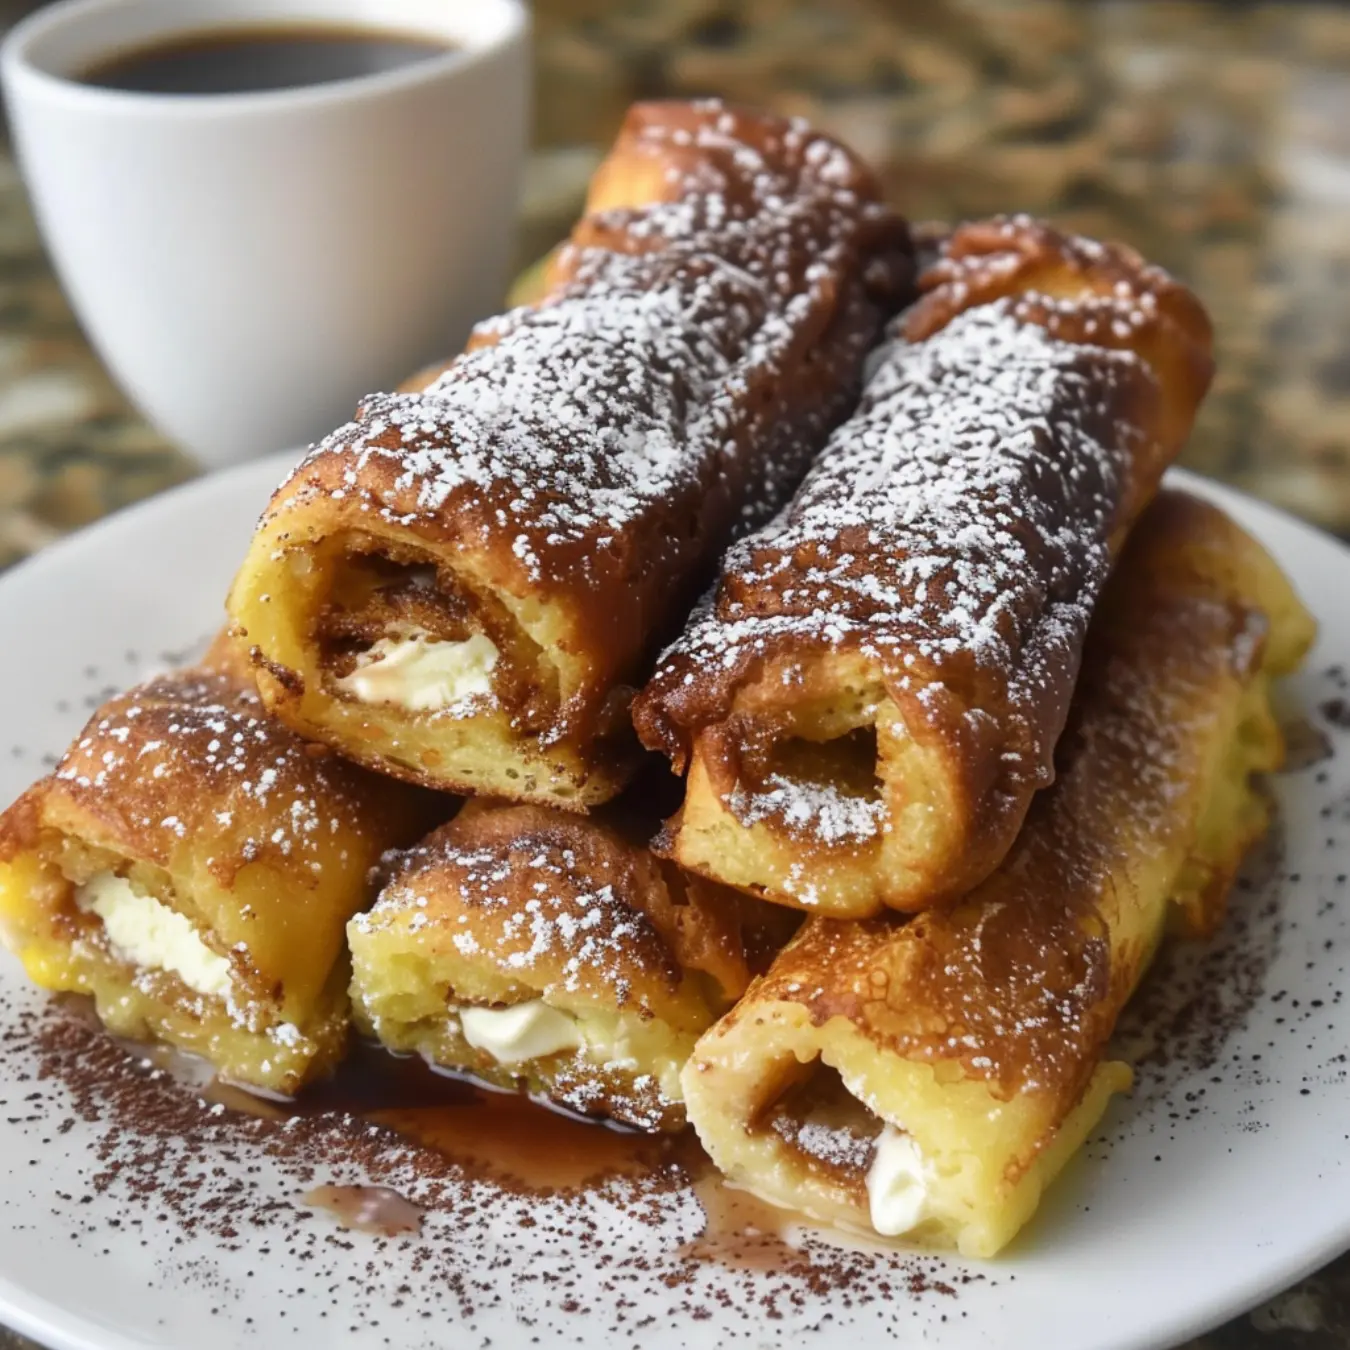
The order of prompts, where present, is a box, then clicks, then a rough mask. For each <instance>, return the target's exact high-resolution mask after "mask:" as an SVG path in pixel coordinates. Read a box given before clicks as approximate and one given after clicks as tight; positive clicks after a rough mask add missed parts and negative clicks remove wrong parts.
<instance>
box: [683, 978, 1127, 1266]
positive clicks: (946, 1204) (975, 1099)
mask: <svg viewBox="0 0 1350 1350" xmlns="http://www.w3.org/2000/svg"><path fill="white" fill-rule="evenodd" d="M1130 1081H1131V1074H1130V1070H1129V1068H1128V1067H1127V1066H1126V1065H1124V1064H1121V1063H1116V1062H1106V1063H1103V1064H1102V1065H1100V1066H1099V1067H1098V1069H1097V1070H1096V1072H1095V1073H1094V1074H1093V1076H1092V1077H1091V1079H1090V1080H1089V1082H1088V1085H1087V1087H1086V1089H1085V1091H1084V1092H1083V1094H1082V1097H1081V1098H1080V1100H1079V1102H1078V1104H1077V1105H1076V1106H1075V1107H1074V1108H1073V1110H1072V1111H1071V1112H1070V1113H1069V1115H1068V1116H1067V1117H1066V1118H1065V1119H1064V1120H1063V1121H1062V1122H1058V1128H1057V1129H1056V1128H1055V1126H1056V1124H1057V1122H1056V1121H1055V1120H1054V1118H1053V1116H1052V1115H1051V1114H1050V1113H1049V1112H1048V1111H1047V1110H1046V1109H1045V1103H1044V1102H1043V1101H1042V1100H1041V1099H1038V1098H1037V1097H1035V1096H1034V1095H1027V1094H1023V1095H1019V1096H1014V1097H1012V1098H1011V1099H1009V1100H1002V1099H1001V1098H1000V1097H999V1096H998V1095H997V1094H996V1092H995V1091H994V1090H993V1089H992V1087H991V1085H990V1084H988V1083H986V1082H983V1081H981V1080H979V1079H970V1080H966V1081H959V1080H958V1079H957V1077H956V1075H955V1073H954V1066H952V1065H949V1064H938V1065H937V1066H934V1065H932V1064H928V1063H921V1062H917V1061H913V1060H909V1059H905V1058H903V1057H901V1056H899V1055H894V1054H888V1053H887V1052H886V1051H885V1050H884V1049H882V1048H879V1047H878V1046H877V1045H876V1043H875V1042H874V1041H872V1040H871V1039H869V1038H868V1037H867V1036H865V1035H864V1034H863V1033H862V1032H861V1031H860V1030H859V1029H858V1028H857V1027H855V1026H854V1025H853V1024H852V1023H851V1022H850V1021H849V1020H848V1019H847V1018H845V1017H834V1018H831V1019H830V1020H828V1021H826V1022H824V1023H823V1024H817V1023H816V1022H814V1021H813V1020H812V1015H811V1011H810V1009H808V1008H807V1007H805V1006H804V1005H802V1004H799V1003H794V1002H791V1001H772V1002H760V1001H758V1000H757V999H756V998H755V997H754V996H753V994H752V995H751V997H750V998H748V999H747V1000H746V1001H745V1002H744V1003H743V1004H742V1005H740V1006H739V1007H738V1008H736V1009H735V1010H734V1011H733V1012H732V1013H730V1014H729V1015H728V1016H727V1017H726V1018H724V1019H723V1020H722V1021H721V1022H720V1023H718V1025H717V1026H716V1027H715V1028H714V1029H713V1030H712V1031H711V1032H710V1033H709V1034H708V1035H707V1036H705V1037H704V1038H703V1039H702V1040H701V1041H700V1042H699V1045H698V1048H697V1049H696V1051H695V1052H694V1055H693V1057H692V1059H691V1060H690V1062H689V1064H688V1066H687V1067H686V1068H685V1071H684V1092H685V1098H686V1101H687V1102H688V1105H689V1112H690V1116H691V1118H692V1119H693V1120H694V1121H695V1123H696V1124H697V1126H698V1131H699V1138H700V1139H701V1140H702V1141H703V1144H704V1147H705V1148H706V1149H707V1150H708V1153H709V1154H710V1156H711V1157H712V1159H713V1161H714V1162H715V1163H716V1164H717V1166H718V1167H719V1168H721V1170H722V1171H723V1172H725V1173H726V1175H727V1176H728V1177H729V1178H730V1179H731V1180H732V1181H733V1182H735V1183H736V1184H738V1185H741V1186H744V1187H745V1188H746V1189H748V1190H750V1191H753V1192H754V1193H755V1194H756V1195H758V1196H759V1197H760V1198H761V1199H764V1200H767V1201H769V1202H770V1203H771V1204H775V1205H779V1206H782V1207H783V1208H786V1209H792V1210H797V1211H800V1212H801V1213H803V1214H806V1215H808V1216H809V1217H811V1218H813V1219H816V1220H818V1221H820V1222H824V1223H828V1224H832V1225H834V1226H836V1227H840V1228H845V1229H849V1230H852V1231H855V1232H860V1233H864V1234H868V1235H871V1236H876V1237H886V1238H898V1237H903V1238H904V1239H906V1241H909V1242H916V1243H920V1244H923V1245H927V1246H936V1247H944V1248H955V1249H956V1250H958V1251H959V1252H960V1253H961V1254H962V1255H963V1256H971V1257H988V1256H993V1255H994V1254H995V1253H997V1252H998V1251H999V1250H1000V1249H1001V1248H1002V1247H1004V1246H1005V1245H1006V1244H1007V1243H1008V1242H1009V1241H1010V1240H1011V1239H1012V1237H1013V1236H1014V1235H1015V1234H1016V1233H1017V1231H1018V1229H1019V1228H1021V1227H1022V1225H1023V1224H1024V1223H1025V1222H1026V1221H1027V1219H1028V1218H1029V1217H1030V1216H1031V1214H1032V1213H1033V1212H1034V1211H1035V1209H1036V1206H1037V1204H1038V1203H1039V1201H1040V1197H1041V1193H1042V1191H1043V1190H1044V1188H1045V1187H1046V1186H1047V1185H1048V1184H1049V1183H1050V1182H1051V1181H1052V1180H1053V1179H1054V1177H1055V1175H1056V1174H1057V1173H1058V1172H1059V1171H1060V1169H1061V1168H1062V1167H1063V1166H1064V1164H1065V1163H1066V1162H1067V1161H1068V1159H1069V1158H1070V1157H1071V1156H1072V1155H1073V1153H1074V1152H1075V1151H1076V1150H1077V1149H1078V1148H1079V1146H1080V1145H1081V1144H1082V1143H1083V1141H1084V1140H1085V1139H1086V1137H1087V1135H1088V1133H1089V1132H1090V1131H1091V1129H1092V1128H1093V1126H1094V1125H1095V1124H1096V1123H1097V1121H1098V1120H1100V1119H1101V1116H1102V1113H1103V1112H1104V1111H1105V1109H1106V1105H1107V1102H1108V1101H1109V1100H1110V1098H1111V1096H1112V1095H1113V1094H1114V1093H1117V1092H1123V1091H1125V1090H1127V1089H1128V1087H1129V1085H1130ZM1029 1141H1031V1143H1032V1144H1033V1146H1032V1147H1028V1142H1029Z"/></svg>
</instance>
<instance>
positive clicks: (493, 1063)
mask: <svg viewBox="0 0 1350 1350" xmlns="http://www.w3.org/2000/svg"><path fill="white" fill-rule="evenodd" d="M644 838H645V835H643V834H642V833H641V832H639V831H636V830H634V829H633V828H631V822H629V821H626V820H623V819H620V818H619V817H617V816H616V815H615V814H614V813H613V812H611V811H608V810H606V811H603V812H601V814H600V815H598V816H597V815H591V816H579V815H576V814H574V813H571V812H565V811H562V810H560V809H558V808H556V807H545V806H538V805H535V804H526V805H511V804H502V803H489V802H484V801H483V800H481V799H475V800H473V801H470V802H469V803H467V804H466V805H465V807H464V809H463V810H462V811H461V813H460V814H459V815H458V816H457V817H456V818H455V819H454V820H453V821H451V822H450V823H449V824H448V825H445V826H442V827H441V828H440V829H438V830H436V831H434V832H433V833H432V834H431V835H430V836H429V837H428V838H427V839H426V840H425V841H424V842H423V843H421V844H420V845H418V846H417V847H416V848H413V849H410V850H409V851H408V852H407V853H406V854H405V855H403V856H402V858H401V859H400V860H399V861H398V862H397V863H396V864H395V866H394V870H393V873H392V876H391V878H390V880H389V882H388V884H387V885H386V886H385V888H384V889H383V891H382V892H381V894H380V897H379V899H378V900H377V902H376V903H375V905H374V906H373V908H372V909H371V910H370V911H369V912H368V913H365V914H361V915H358V916H357V917H356V918H354V919H353V920H352V921H351V923H350V925H349V928H348V940H349V944H350V947H351V952H352V963H353V968H354V973H353V980H352V1004H353V1010H354V1016H355V1021H356V1024H357V1026H358V1027H359V1028H360V1029H361V1030H362V1031H363V1032H365V1033H366V1034H367V1035H370V1036H374V1037H375V1038H377V1039H378V1040H380V1041H381V1042H382V1043H383V1044H384V1045H385V1046H386V1047H388V1048H389V1049H391V1050H393V1051H396V1052H415V1053H418V1054H420V1055H422V1056H423V1058H425V1059H426V1060H427V1061H428V1062H429V1063H431V1064H434V1065H438V1066H440V1067H442V1068H446V1069H451V1070H458V1071H462V1072H466V1073H472V1074H473V1075H475V1076H476V1077H478V1078H480V1079H483V1080H485V1081H487V1082H490V1083H494V1084H496V1085H498V1086H500V1087H504V1088H518V1089H521V1090H525V1091H529V1092H532V1093H534V1094H535V1095H536V1096H542V1097H546V1098H548V1099H550V1100H552V1101H553V1102H555V1103H556V1104H558V1105H560V1106H563V1107H565V1108H567V1109H569V1110H572V1111H575V1112H577V1113H580V1114H583V1115H592V1116H605V1117H608V1118H610V1119H612V1120H616V1121H620V1122H622V1123H623V1124H626V1125H630V1126H633V1127H634V1128H636V1129H641V1130H646V1131H650V1132H653V1133H656V1132H665V1131H672V1130H678V1129H681V1128H683V1127H684V1125H685V1123H686V1122H685V1113H684V1103H683V1097H682V1094H681V1090H680V1079H679V1074H680V1069H681V1068H682V1067H683V1065H684V1062H685V1060H686V1059H687V1058H688V1056H689V1052H690V1050H692V1049H693V1046H694V1042H695V1040H696V1039H697V1038H698V1036H699V1034H700V1033H701V1032H703V1031H705V1030H706V1029H707V1028H708V1027H709V1026H711V1025H712V1023H713V1022H714V1021H715V1020H716V1019H717V1018H718V1017H719V1016H720V1015H721V1014H722V1013H723V1012H725V1011H726V1010H727V1009H728V1008H729V1007H730V1006H731V1005H732V1003H733V1002H734V1001H735V1000H736V999H737V998H739V997H740V995H741V994H742V993H744V991H745V989H746V987H747V985H748V984H749V982H750V978H751V975H752V973H754V972H756V971H762V970H763V969H764V968H765V967H766V966H767V965H768V962H769V960H770V959H771V957H772V955H773V954H774V953H775V952H776V951H777V949H778V948H780V947H781V946H782V944H783V942H785V941H786V940H787V938H788V937H789V936H790V935H791V932H792V931H793V929H795V927H796V924H795V923H792V924H791V926H789V927H785V926H784V924H783V921H782V917H783V916H784V915H788V916H789V917H790V918H791V919H795V918H796V917H797V916H795V915H790V912H789V911H786V910H782V909H780V908H778V907H775V906H769V905H764V904H762V903H761V902H758V901H755V900H753V899H750V898H748V897H745V896H741V895H739V894H738V893H737V892H735V891H730V890H727V889H725V888H724V887H720V886H717V885H716V884H714V883H712V882H708V881H705V880H703V879H702V878H698V877H685V876H684V875H683V874H682V873H681V872H680V869H679V868H678V867H676V866H675V865H674V864H673V863H669V862H664V861H662V860H661V859H658V858H656V857H654V856H653V855H652V854H651V853H650V852H649V850H648V849H647V848H646V847H645V845H644V843H643V842H642V840H643V839H644Z"/></svg>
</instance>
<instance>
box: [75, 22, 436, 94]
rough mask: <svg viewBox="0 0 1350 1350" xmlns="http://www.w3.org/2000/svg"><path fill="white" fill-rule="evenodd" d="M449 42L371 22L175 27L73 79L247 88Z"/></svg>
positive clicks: (350, 70) (403, 57)
mask: <svg viewBox="0 0 1350 1350" xmlns="http://www.w3.org/2000/svg"><path fill="white" fill-rule="evenodd" d="M448 50H449V44H447V43H441V42H436V41H434V40H433V39H431V38H423V37H415V36H413V35H411V34H405V33H389V32H381V31H380V30H379V29H376V28H341V27H333V26H330V25H320V24H285V25H281V24H274V25H268V26H266V27H252V28H222V29H216V30H207V31H203V32H198V33H183V34H179V35H177V36H174V37H171V38H167V39H166V40H164V41H163V42H156V43H153V44H152V45H149V46H145V47H137V48H134V49H132V50H130V51H125V52H119V53H118V54H117V55H115V56H111V57H107V58H105V59H104V60H102V61H100V62H98V64H97V65H94V66H91V67H90V68H89V69H88V70H86V71H84V72H83V74H81V75H80V76H79V79H80V81H81V83H83V84H94V85H98V86H99V87H100V88H102V89H126V90H130V91H132V92H135V93H144V94H253V93H259V92H261V91H265V90H269V89H297V88H300V87H301V86H303V85H311V84H330V83H332V82H333V81H334V80H354V79H359V78H360V77H361V76H362V75H378V74H381V73H382V72H384V71H387V70H398V69H400V68H402V67H403V66H411V65H414V64H416V63H417V62H419V61H428V60H430V59H431V58H432V57H436V56H444V55H445V53H446V52H447V51H448Z"/></svg>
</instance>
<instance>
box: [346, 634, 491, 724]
mask: <svg viewBox="0 0 1350 1350" xmlns="http://www.w3.org/2000/svg"><path fill="white" fill-rule="evenodd" d="M498 655H499V653H498V651H497V647H496V644H495V643H494V642H493V641H492V639H491V638H489V637H487V636H486V635H484V634H483V633H475V634H474V635H473V636H472V637H468V638H465V639H464V640H463V641H462V642H445V641H442V640H441V639H440V638H436V637H433V636H432V635H431V634H430V633H428V632H427V631H426V630H425V629H423V628H415V627H412V626H409V627H407V628H405V629H404V630H403V631H401V632H400V633H398V634H397V635H396V636H393V637H382V638H381V639H380V640H379V641H378V642H376V643H375V644H374V645H373V646H372V647H370V648H369V650H367V651H364V652H362V653H361V655H360V656H358V657H357V664H356V669H355V670H353V671H352V672H351V674H350V675H344V676H343V677H342V678H341V679H339V680H338V681H337V687H338V688H339V689H340V690H342V692H343V693H345V694H349V695H350V696H351V697H352V698H354V699H356V700H357V701H358V702H360V703H389V704H393V705H394V706H395V707H399V708H405V709H407V711H409V712H440V711H441V710H443V709H445V708H453V707H456V706H458V705H459V704H462V703H467V702H468V701H469V700H470V699H474V698H486V697H491V695H492V672H493V670H494V669H495V668H496V665H497V658H498Z"/></svg>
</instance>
